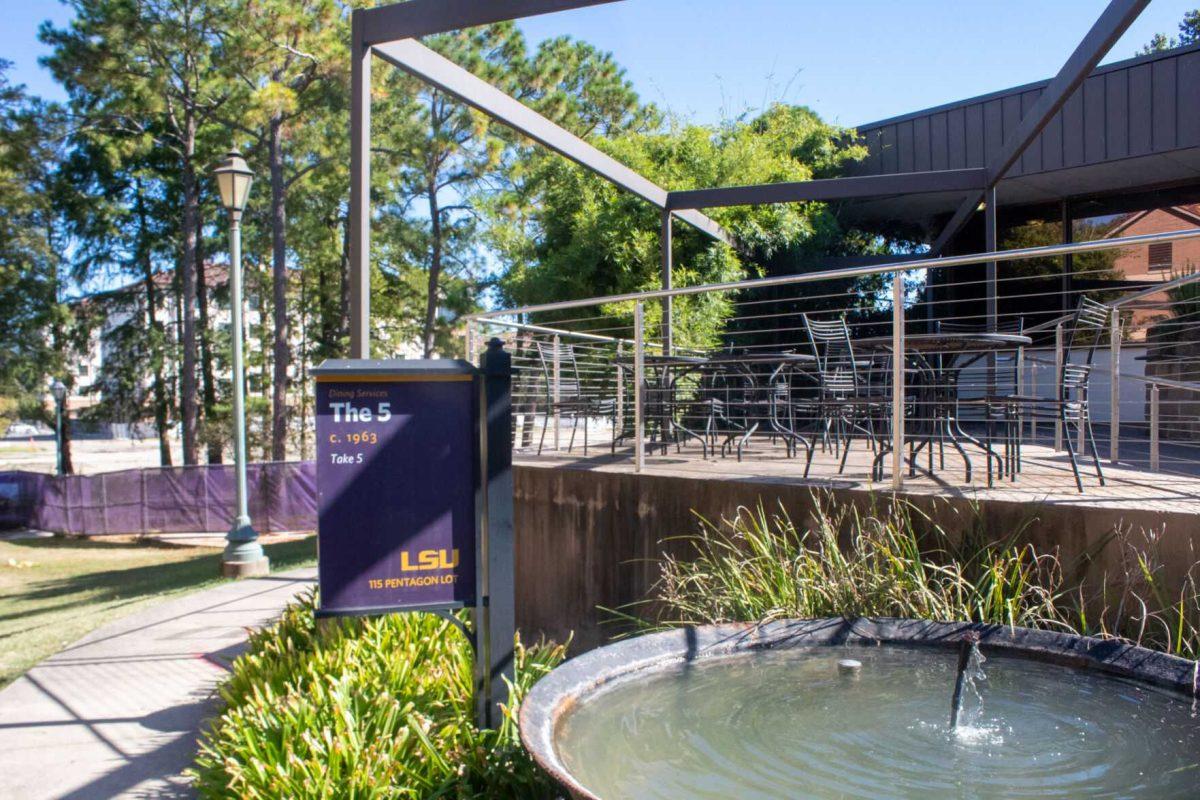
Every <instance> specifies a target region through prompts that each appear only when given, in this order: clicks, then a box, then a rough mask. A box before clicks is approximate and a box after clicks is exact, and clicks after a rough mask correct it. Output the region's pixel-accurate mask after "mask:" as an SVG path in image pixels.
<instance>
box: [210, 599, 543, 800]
mask: <svg viewBox="0 0 1200 800" xmlns="http://www.w3.org/2000/svg"><path fill="white" fill-rule="evenodd" d="M314 594H315V593H313V594H310V595H308V596H307V597H305V598H304V599H303V600H302V601H301V602H299V603H296V604H294V605H292V606H290V607H289V608H288V609H287V610H286V611H285V612H284V614H283V616H282V618H281V619H280V621H279V622H278V623H277V624H276V625H274V626H271V627H268V628H265V629H263V630H260V631H257V632H255V633H252V634H251V636H250V646H249V650H248V652H247V653H246V654H244V655H243V656H241V657H240V658H238V660H237V661H236V662H235V664H234V667H233V674H232V676H231V678H230V679H229V681H228V682H227V683H226V684H225V686H224V687H223V688H222V690H221V696H222V698H223V699H224V700H225V702H226V704H227V708H226V710H225V711H224V712H223V713H222V714H221V715H220V717H218V718H217V719H216V720H215V721H214V722H213V724H212V726H211V727H210V729H209V730H207V731H206V732H205V733H204V735H203V737H202V740H201V744H200V751H199V755H198V756H197V758H196V762H195V767H194V769H193V770H192V775H193V777H194V779H195V781H196V786H197V789H198V790H199V792H200V794H201V796H204V797H221V798H226V797H241V798H289V799H295V798H332V797H339V798H340V797H347V798H384V797H388V798H438V797H444V798H488V799H489V800H491V799H492V798H541V797H550V796H552V792H551V790H550V787H549V784H548V782H547V780H546V778H545V777H544V776H543V775H542V773H541V772H540V771H539V770H537V769H536V767H535V766H534V764H533V762H532V761H531V760H530V758H529V757H528V755H526V753H525V751H524V749H523V748H522V747H521V744H520V741H519V739H518V735H517V728H516V717H515V708H516V707H517V705H518V704H519V702H520V700H521V698H522V697H523V696H524V694H525V692H526V691H527V690H528V689H529V687H530V686H532V685H533V683H534V682H535V681H536V680H537V679H538V678H539V677H541V676H542V675H543V674H545V673H546V672H548V671H549V670H550V669H552V668H553V667H554V666H555V665H557V664H558V663H559V662H560V661H561V660H562V658H563V655H564V649H563V648H562V647H558V646H551V645H543V646H539V647H535V648H531V649H525V648H523V647H522V646H521V645H520V643H519V642H518V643H517V654H516V679H515V682H514V683H515V685H512V686H511V687H510V690H511V696H510V708H506V709H505V718H504V722H503V723H502V724H501V725H500V727H499V729H498V730H480V729H479V728H477V727H476V726H475V724H474V722H473V710H472V699H471V696H472V693H471V685H472V661H473V659H472V654H471V647H470V644H469V643H468V642H467V641H466V639H465V637H464V636H463V635H462V633H461V632H460V631H459V630H458V629H457V627H456V626H455V625H453V624H452V623H451V622H449V621H447V620H445V619H443V618H441V617H437V616H435V615H431V614H419V613H413V614H395V615H391V616H386V617H378V618H373V619H345V620H330V621H328V622H327V623H322V624H320V625H318V624H317V623H316V622H315V621H314V619H313V605H314Z"/></svg>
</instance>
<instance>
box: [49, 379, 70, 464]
mask: <svg viewBox="0 0 1200 800" xmlns="http://www.w3.org/2000/svg"><path fill="white" fill-rule="evenodd" d="M50 394H52V395H54V445H55V450H56V451H57V453H58V456H57V467H56V471H57V472H58V474H59V475H66V474H67V465H66V464H65V463H63V406H64V405H65V404H66V401H67V387H66V384H64V383H63V382H62V381H60V380H59V379H58V378H55V379H54V380H53V381H51V382H50Z"/></svg>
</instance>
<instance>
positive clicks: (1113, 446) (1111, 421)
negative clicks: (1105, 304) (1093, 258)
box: [1108, 308, 1121, 464]
mask: <svg viewBox="0 0 1200 800" xmlns="http://www.w3.org/2000/svg"><path fill="white" fill-rule="evenodd" d="M1111 322H1112V328H1111V332H1110V334H1109V343H1108V346H1109V358H1110V361H1111V365H1110V369H1109V374H1110V375H1111V376H1112V386H1111V387H1110V389H1109V392H1110V398H1111V399H1110V404H1111V408H1112V410H1111V411H1110V412H1109V417H1108V428H1109V430H1108V457H1109V459H1111V460H1112V463H1114V464H1116V463H1117V460H1118V459H1119V458H1120V446H1121V312H1120V311H1119V310H1118V309H1115V308H1114V309H1113V312H1112V319H1111Z"/></svg>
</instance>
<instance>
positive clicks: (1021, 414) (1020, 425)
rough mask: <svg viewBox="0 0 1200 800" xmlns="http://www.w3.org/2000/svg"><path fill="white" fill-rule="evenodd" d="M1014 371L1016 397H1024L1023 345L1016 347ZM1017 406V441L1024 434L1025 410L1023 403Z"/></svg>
mask: <svg viewBox="0 0 1200 800" xmlns="http://www.w3.org/2000/svg"><path fill="white" fill-rule="evenodd" d="M1016 372H1017V385H1016V386H1014V387H1013V390H1014V391H1015V392H1016V393H1017V397H1024V396H1025V348H1024V347H1018V348H1017V370H1016ZM1017 408H1018V409H1020V411H1018V412H1017V441H1018V442H1019V441H1021V439H1022V438H1023V437H1024V436H1025V410H1024V409H1025V404H1024V403H1017Z"/></svg>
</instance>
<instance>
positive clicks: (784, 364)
mask: <svg viewBox="0 0 1200 800" xmlns="http://www.w3.org/2000/svg"><path fill="white" fill-rule="evenodd" d="M614 363H615V364H616V366H617V368H618V369H623V370H626V371H627V372H629V371H631V370H632V369H633V365H634V358H633V356H622V357H620V358H618V359H616V361H615V362H614ZM814 363H816V358H815V357H814V356H812V355H808V354H805V353H780V352H753V353H739V352H730V351H720V352H716V353H712V354H709V355H706V356H688V355H675V354H672V355H666V354H645V355H643V356H642V364H643V366H644V368H646V369H647V370H649V371H651V372H653V373H656V374H655V375H654V377H653V378H651V377H649V376H648V377H647V378H646V385H645V387H644V389H645V391H646V400H647V402H646V409H647V413H646V417H647V419H654V420H656V424H657V426H658V429H659V431H660V432H662V444H663V447H664V448H665V447H666V445H667V439H668V438H669V437H670V436H671V435H672V434H681V435H682V436H684V437H686V438H692V439H695V440H696V441H698V442H700V445H701V449H702V451H703V453H704V456H705V457H707V455H708V447H709V443H708V441H707V435H708V433H709V431H708V430H706V431H705V432H704V433H703V434H702V433H700V432H697V431H694V430H692V429H690V428H688V427H687V426H686V425H684V424H682V423H681V422H680V421H678V420H676V419H675V416H674V413H673V409H674V407H675V406H676V404H677V400H678V398H677V391H678V388H679V381H680V379H681V378H683V377H685V376H686V375H688V374H690V373H694V372H704V373H707V374H709V375H714V374H720V373H723V372H727V373H730V374H736V375H738V376H739V377H740V378H743V379H745V380H746V381H748V382H749V384H750V385H751V386H752V387H753V388H761V381H760V375H759V374H757V373H756V371H755V370H754V369H753V367H754V366H755V365H766V366H769V367H772V369H771V371H770V377H769V378H768V380H767V381H766V383H767V384H768V385H769V384H770V383H772V382H773V381H774V380H775V378H776V377H777V376H778V375H779V374H781V373H782V372H784V371H785V370H795V369H799V368H801V367H803V366H805V365H809V364H814ZM712 422H713V419H712V414H711V407H710V413H709V415H708V419H707V421H706V428H707V427H709V426H710V425H711V423H712ZM758 427H759V422H758V421H755V422H753V423H752V424H748V425H747V426H746V430H744V431H739V432H738V433H737V435H738V436H740V437H741V438H742V442H741V443H740V444H744V442H745V440H746V439H747V438H748V437H749V435H751V434H753V432H754V431H755V430H757V429H758ZM775 432H776V433H779V434H781V435H785V436H793V437H794V436H795V434H794V432H791V431H784V430H776V431H775ZM629 435H630V434H629V433H622V434H621V435H620V436H619V437H618V440H620V439H624V438H627V437H628V436H629ZM713 446H714V448H715V444H714V445H713ZM740 451H741V447H740V445H739V456H740Z"/></svg>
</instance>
